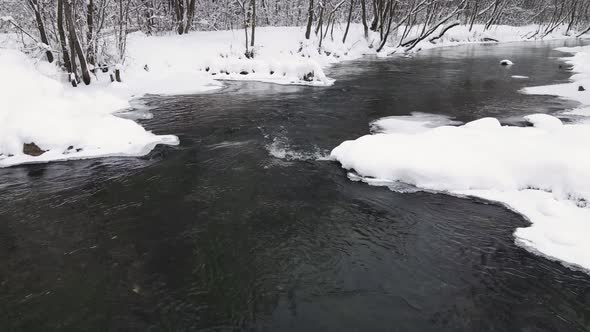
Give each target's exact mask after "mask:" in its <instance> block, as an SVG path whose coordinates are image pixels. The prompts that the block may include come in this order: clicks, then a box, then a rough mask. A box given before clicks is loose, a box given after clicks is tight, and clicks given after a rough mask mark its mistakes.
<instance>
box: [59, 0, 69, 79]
mask: <svg viewBox="0 0 590 332" xmlns="http://www.w3.org/2000/svg"><path fill="white" fill-rule="evenodd" d="M57 31H58V34H59V45H60V46H61V52H62V57H63V61H64V63H63V65H64V67H66V69H67V70H68V73H70V74H71V73H72V63H71V62H70V54H69V53H68V46H67V42H66V32H65V31H64V8H63V0H57Z"/></svg>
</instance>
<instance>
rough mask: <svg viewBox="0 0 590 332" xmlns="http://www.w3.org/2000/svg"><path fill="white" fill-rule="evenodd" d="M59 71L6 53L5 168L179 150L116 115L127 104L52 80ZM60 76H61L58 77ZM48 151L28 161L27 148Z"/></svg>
mask: <svg viewBox="0 0 590 332" xmlns="http://www.w3.org/2000/svg"><path fill="white" fill-rule="evenodd" d="M54 70H55V67H53V66H50V65H49V64H47V63H43V62H40V63H38V64H37V66H36V65H35V64H34V62H33V60H31V59H29V58H28V57H27V56H26V55H24V54H23V53H21V52H19V51H15V50H4V49H0V72H1V73H2V80H0V100H1V101H2V106H1V108H0V167H6V166H12V165H16V164H22V163H38V162H48V161H53V160H66V159H83V158H91V157H99V156H140V155H144V154H146V153H148V152H149V151H151V149H152V148H153V147H154V146H155V145H157V144H178V138H177V137H175V136H171V135H155V134H152V133H150V132H148V131H146V130H144V129H143V128H142V127H141V126H140V125H138V124H137V123H135V122H133V121H131V120H126V119H122V118H119V117H116V116H114V115H112V112H113V111H115V110H118V109H122V108H126V107H128V102H127V98H125V97H117V96H116V94H114V93H107V92H105V91H102V90H100V89H89V88H83V87H82V88H80V89H79V90H74V89H68V88H67V87H66V86H64V85H63V84H62V83H61V82H58V81H57V80H55V79H52V78H49V77H48V76H45V75H43V74H41V71H43V72H45V73H46V74H49V75H51V74H52V73H51V72H52V71H54ZM53 74H54V75H57V73H53ZM29 143H35V144H36V145H37V146H38V147H39V148H40V149H41V150H43V151H46V152H45V153H43V154H41V155H39V156H31V155H27V154H25V153H24V151H23V146H24V144H29Z"/></svg>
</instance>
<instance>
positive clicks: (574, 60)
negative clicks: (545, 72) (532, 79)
mask: <svg viewBox="0 0 590 332" xmlns="http://www.w3.org/2000/svg"><path fill="white" fill-rule="evenodd" d="M557 50H559V51H561V52H564V53H570V54H573V56H572V57H569V58H565V59H564V60H565V61H566V63H568V64H570V65H572V66H573V70H574V72H575V74H574V75H573V76H572V77H571V79H570V80H571V81H572V82H571V83H565V84H557V85H548V86H538V87H531V88H525V89H523V92H525V93H528V94H535V95H552V96H558V97H562V98H565V99H570V100H574V101H577V102H579V103H581V104H583V105H590V46H581V47H571V48H568V47H562V48H558V49H557ZM581 86H582V87H584V89H586V90H587V91H578V89H579V87H581Z"/></svg>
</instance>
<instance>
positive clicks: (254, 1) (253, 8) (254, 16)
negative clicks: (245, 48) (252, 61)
mask: <svg viewBox="0 0 590 332" xmlns="http://www.w3.org/2000/svg"><path fill="white" fill-rule="evenodd" d="M251 4H252V19H251V23H252V33H251V36H250V37H251V38H250V46H251V47H252V55H254V38H255V34H256V0H252V2H251Z"/></svg>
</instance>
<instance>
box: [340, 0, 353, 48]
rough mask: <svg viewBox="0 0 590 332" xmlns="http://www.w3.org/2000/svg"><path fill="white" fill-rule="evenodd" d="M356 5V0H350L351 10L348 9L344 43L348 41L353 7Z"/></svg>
mask: <svg viewBox="0 0 590 332" xmlns="http://www.w3.org/2000/svg"><path fill="white" fill-rule="evenodd" d="M353 6H354V0H350V10H349V11H348V22H347V23H346V30H345V31H344V37H343V38H342V43H343V44H344V43H346V37H348V29H350V20H351V19H352V7H353Z"/></svg>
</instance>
